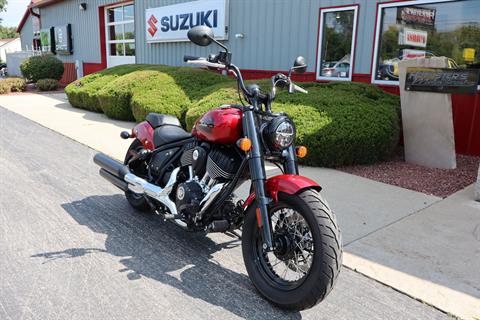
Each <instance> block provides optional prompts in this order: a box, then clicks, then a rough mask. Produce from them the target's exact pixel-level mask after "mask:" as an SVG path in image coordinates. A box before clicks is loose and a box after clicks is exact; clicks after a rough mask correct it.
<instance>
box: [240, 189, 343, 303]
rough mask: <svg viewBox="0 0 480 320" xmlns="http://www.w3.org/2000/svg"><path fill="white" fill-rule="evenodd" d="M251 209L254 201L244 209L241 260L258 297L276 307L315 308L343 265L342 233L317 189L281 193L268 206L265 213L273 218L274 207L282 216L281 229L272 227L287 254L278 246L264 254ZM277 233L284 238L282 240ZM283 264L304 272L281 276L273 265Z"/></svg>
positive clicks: (275, 211)
mask: <svg viewBox="0 0 480 320" xmlns="http://www.w3.org/2000/svg"><path fill="white" fill-rule="evenodd" d="M255 209H256V206H255V205H252V206H250V207H249V208H248V209H247V213H246V219H245V224H244V226H243V236H242V251H243V259H244V262H245V266H246V269H247V272H248V275H249V277H250V279H251V281H252V282H253V285H254V286H255V288H256V289H257V290H258V291H259V293H260V294H261V295H262V296H264V297H265V298H266V299H267V300H268V301H270V302H271V303H273V304H274V305H276V306H278V307H280V308H283V309H289V310H303V309H308V308H311V307H313V306H314V305H316V304H317V303H319V302H320V301H322V300H323V299H324V298H325V297H326V296H327V295H328V293H329V292H330V291H331V290H332V288H333V286H334V284H335V281H336V279H337V276H338V274H339V272H340V267H341V265H342V247H341V236H340V230H339V229H338V224H337V222H336V218H335V215H334V214H333V212H332V211H331V210H330V208H329V206H328V204H327V203H326V201H325V200H324V199H323V198H322V197H321V195H320V194H319V193H318V192H317V191H315V190H312V189H307V190H304V191H302V192H300V193H299V194H296V195H289V194H286V193H279V201H278V203H277V204H273V205H271V206H270V207H269V214H270V216H271V217H270V220H271V221H272V215H275V216H276V214H277V213H278V212H280V216H281V217H283V220H276V221H277V222H276V225H280V228H279V227H273V228H272V237H274V241H277V243H280V242H283V243H288V245H285V248H287V247H288V250H290V253H289V254H286V255H282V254H284V252H283V251H281V250H279V251H281V252H279V251H276V252H274V253H273V252H270V253H265V252H264V251H263V249H262V248H261V245H262V244H263V242H262V240H261V229H259V228H258V226H257V220H256V214H255ZM284 212H294V213H293V214H292V215H291V216H290V217H293V218H287V219H286V218H285V217H286V214H285V213H284ZM282 215H283V216H282ZM300 216H301V218H303V220H300ZM299 221H300V222H301V223H300V222H299ZM271 223H272V222H271ZM288 226H290V227H288ZM292 226H293V227H292ZM298 228H300V229H298ZM289 230H293V231H289ZM299 230H301V232H299ZM305 230H306V231H305ZM288 232H290V233H291V235H289V237H290V238H288V237H287V236H286V234H287V233H288ZM302 234H303V235H302ZM280 237H285V238H288V239H287V240H284V241H280V240H281V239H280ZM299 237H300V240H299V241H297V240H296V239H299ZM279 239H280V240H279ZM292 243H293V244H292ZM307 243H308V245H307ZM278 247H280V246H277V248H278ZM303 249H305V251H303ZM287 252H288V251H287ZM300 252H301V253H300ZM312 252H313V253H312ZM305 255H307V257H306V258H305ZM272 256H273V258H271V257H272ZM292 256H293V258H292ZM288 257H290V258H288ZM301 257H303V258H301ZM273 259H276V260H273ZM286 259H292V260H286ZM267 260H268V261H267ZM270 260H273V262H275V263H272V261H270ZM278 261H280V262H278ZM291 261H293V262H291ZM307 261H308V262H310V263H307ZM295 262H296V263H297V264H295ZM300 262H303V263H304V264H303V265H302V264H301V263H300ZM282 263H283V265H284V266H286V267H287V269H289V270H287V272H290V274H291V273H292V272H293V273H294V275H295V272H297V273H299V274H301V276H302V277H301V278H299V279H296V278H295V277H293V280H290V279H283V278H282V276H281V275H279V274H278V273H277V271H275V270H274V269H275V268H278V266H276V265H275V264H277V265H279V264H280V268H281V267H282V265H281V264H282ZM307 268H308V270H307ZM292 270H293V271H292ZM286 275H287V274H285V276H286Z"/></svg>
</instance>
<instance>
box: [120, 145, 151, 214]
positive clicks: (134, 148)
mask: <svg viewBox="0 0 480 320" xmlns="http://www.w3.org/2000/svg"><path fill="white" fill-rule="evenodd" d="M141 149H143V145H142V143H141V142H140V140H138V139H135V140H134V141H133V142H132V144H131V145H130V147H129V148H128V151H127V154H126V156H125V161H124V164H125V165H127V164H128V161H130V159H131V158H132V157H133V156H134V155H135V154H136V153H137V152H138V151H140V150H141ZM129 169H130V172H132V173H133V174H135V175H137V176H139V177H141V178H144V175H145V172H143V171H144V168H140V167H136V168H135V167H133V168H132V167H130V166H129ZM125 197H126V198H127V201H128V203H130V205H131V206H132V207H133V208H135V209H137V210H139V211H142V212H151V208H150V205H149V204H148V202H147V200H146V199H145V197H144V196H143V195H141V194H138V193H135V192H133V191H131V190H127V191H125Z"/></svg>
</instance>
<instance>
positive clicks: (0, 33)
mask: <svg viewBox="0 0 480 320" xmlns="http://www.w3.org/2000/svg"><path fill="white" fill-rule="evenodd" d="M16 37H18V33H17V32H16V28H15V27H4V26H2V25H0V39H9V38H16Z"/></svg>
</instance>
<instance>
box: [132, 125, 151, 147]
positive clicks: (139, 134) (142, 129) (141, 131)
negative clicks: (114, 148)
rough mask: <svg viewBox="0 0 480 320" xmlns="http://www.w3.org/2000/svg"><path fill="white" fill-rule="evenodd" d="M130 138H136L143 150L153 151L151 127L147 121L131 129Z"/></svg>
mask: <svg viewBox="0 0 480 320" xmlns="http://www.w3.org/2000/svg"><path fill="white" fill-rule="evenodd" d="M132 137H133V138H137V139H138V140H139V141H140V142H141V143H142V145H143V147H144V148H145V149H147V150H153V149H155V145H154V143H153V127H152V126H151V125H150V123H148V122H147V121H143V122H140V123H139V124H137V125H136V126H135V127H134V128H133V129H132Z"/></svg>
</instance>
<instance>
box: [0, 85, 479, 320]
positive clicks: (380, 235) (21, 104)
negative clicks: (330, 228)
mask: <svg viewBox="0 0 480 320" xmlns="http://www.w3.org/2000/svg"><path fill="white" fill-rule="evenodd" d="M0 106H1V107H4V108H6V109H9V110H11V111H13V112H16V113H18V114H20V115H22V116H24V117H26V118H29V119H31V120H33V121H35V122H38V123H40V124H41V125H43V126H45V127H48V128H50V129H52V130H54V131H57V132H59V133H62V134H64V135H66V136H68V137H70V138H72V139H74V140H76V141H78V142H81V143H83V144H85V145H88V146H90V147H91V148H93V149H96V150H101V151H102V152H105V153H107V154H109V155H110V156H112V157H114V158H117V159H119V160H121V159H123V156H124V154H125V150H126V148H127V147H128V145H129V143H130V141H128V140H127V141H125V140H122V139H120V138H119V133H120V131H122V130H130V129H131V127H132V125H133V123H130V122H123V121H115V120H111V119H108V118H107V117H105V116H104V115H102V114H96V113H92V112H88V111H83V110H79V109H74V108H72V107H70V105H69V104H68V102H67V100H66V98H65V95H64V94H42V95H39V94H19V95H8V96H0ZM13 125H14V124H13ZM268 173H269V175H273V174H276V172H275V170H269V171H268ZM301 173H302V174H303V175H305V176H308V177H309V178H311V179H313V180H315V181H317V182H318V183H319V184H320V185H322V187H323V188H324V190H323V192H322V193H323V194H324V195H325V197H326V198H327V199H328V201H329V203H330V205H331V206H332V208H333V209H334V211H335V212H336V213H337V216H338V220H339V224H340V227H341V229H342V235H343V243H344V251H345V255H344V265H345V266H347V267H349V268H351V269H354V270H356V271H358V272H360V273H363V274H365V275H367V276H368V277H371V278H373V279H375V280H377V281H380V282H383V283H385V284H386V285H388V286H391V287H393V288H395V289H397V290H399V291H401V292H404V293H406V294H408V295H410V296H412V297H414V298H416V299H419V300H422V301H424V302H426V303H428V304H431V305H433V306H435V307H437V308H438V309H441V310H443V311H445V312H448V313H451V314H453V315H455V316H458V317H461V318H465V319H473V318H475V317H476V318H480V272H479V271H478V270H480V205H479V204H478V203H474V201H473V200H472V199H473V186H470V187H468V188H466V189H464V190H462V191H460V192H458V193H456V194H454V195H452V196H451V197H448V198H446V199H444V200H442V199H441V198H438V197H434V196H430V195H426V194H423V193H419V192H415V191H411V190H407V189H402V188H399V187H395V186H391V185H387V184H383V183H379V182H376V181H373V180H369V179H365V178H362V177H358V176H355V175H351V174H347V173H344V172H340V171H337V170H332V169H324V168H311V167H305V168H301ZM247 192H248V190H246V188H245V186H242V188H241V190H240V192H239V193H240V194H243V195H244V194H246V193H247Z"/></svg>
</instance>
